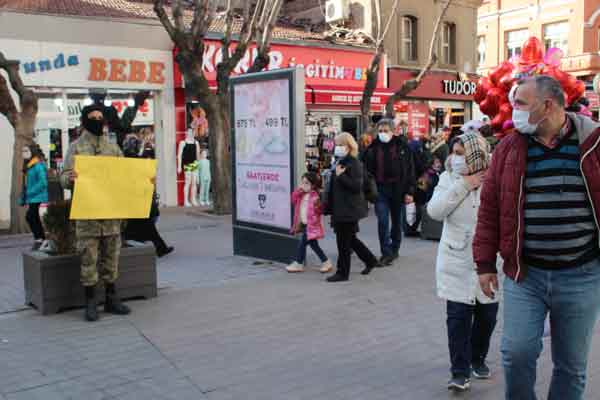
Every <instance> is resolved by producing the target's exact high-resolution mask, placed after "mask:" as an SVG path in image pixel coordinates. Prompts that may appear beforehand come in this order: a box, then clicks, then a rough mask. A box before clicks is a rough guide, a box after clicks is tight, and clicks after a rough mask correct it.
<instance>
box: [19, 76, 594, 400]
mask: <svg viewBox="0 0 600 400" xmlns="http://www.w3.org/2000/svg"><path fill="white" fill-rule="evenodd" d="M510 101H511V103H512V106H513V109H514V110H513V115H512V119H513V122H514V125H515V131H514V132H513V133H512V134H509V135H507V136H506V137H505V138H504V139H502V140H501V141H500V142H499V143H498V144H497V145H496V146H495V148H494V150H493V153H492V149H491V146H490V141H489V140H488V138H486V137H484V134H485V135H487V134H488V133H489V126H488V125H487V124H486V123H485V122H482V121H469V122H467V123H465V124H464V126H463V127H462V128H461V132H460V133H458V134H455V135H454V137H452V135H451V134H450V132H449V131H448V130H446V129H444V130H442V131H441V132H439V133H438V134H436V135H434V136H433V137H431V138H424V137H420V136H419V135H410V134H409V132H408V131H407V126H406V125H405V124H404V125H401V126H399V127H398V126H396V124H395V122H394V121H393V120H390V119H382V120H380V121H379V122H378V123H377V124H376V126H375V127H374V129H373V136H372V137H362V138H361V140H360V142H361V148H362V151H361V152H359V144H358V143H357V141H356V140H355V138H354V137H353V136H352V135H351V134H349V133H345V132H344V133H340V134H339V135H337V136H336V137H335V150H334V156H335V157H334V159H333V162H332V165H331V168H330V169H329V170H327V171H325V173H324V174H323V176H319V175H317V174H315V173H314V172H308V173H306V174H304V175H303V177H302V180H301V182H300V185H299V187H298V188H297V189H295V190H294V192H293V193H292V195H291V201H292V204H293V207H294V221H293V228H292V233H293V234H297V235H300V240H299V244H298V249H297V254H296V255H295V257H294V258H293V261H292V263H291V264H290V265H288V266H287V271H288V272H290V273H298V272H303V271H304V267H305V263H306V259H307V257H306V255H307V248H308V247H310V248H311V249H312V250H313V251H314V252H315V254H316V255H317V256H318V258H319V260H320V263H321V264H320V268H319V270H320V272H321V273H324V274H325V273H329V272H331V271H333V269H334V266H333V263H332V261H331V260H332V258H330V257H329V256H328V255H327V254H326V253H325V251H324V250H323V249H322V248H321V246H320V244H319V240H321V239H323V238H324V237H325V234H326V233H325V232H326V230H325V227H324V219H325V218H328V219H329V221H330V223H331V227H332V228H333V232H334V234H335V239H336V245H337V257H336V266H335V272H334V273H333V274H332V275H330V276H328V277H327V279H326V280H327V281H328V282H342V281H348V280H349V279H350V270H351V255H352V253H355V254H356V255H357V256H358V258H359V259H360V261H361V262H362V263H363V264H364V267H363V269H362V271H361V274H362V275H368V274H370V273H371V272H372V271H373V270H374V269H375V268H378V267H384V266H391V265H393V264H394V263H395V262H396V261H397V260H398V258H399V254H400V249H401V244H402V237H403V234H405V235H407V236H415V235H418V232H419V229H420V228H419V227H423V226H424V222H423V221H425V220H426V219H427V220H429V219H432V220H435V221H439V222H440V223H441V224H443V229H442V231H441V236H440V243H439V246H438V250H437V251H438V252H437V259H436V265H435V271H436V274H435V279H436V282H435V284H436V287H437V295H438V296H439V297H440V298H441V299H443V300H445V307H446V328H447V335H448V349H449V359H450V374H451V376H450V380H449V382H448V388H449V389H451V390H456V391H464V390H467V389H469V387H470V385H471V379H472V377H474V378H478V379H487V378H490V377H491V376H492V373H493V371H491V370H490V368H489V366H488V364H487V362H486V359H487V355H488V351H489V349H490V340H491V337H492V335H493V332H494V329H495V326H496V322H497V315H498V309H499V303H500V299H501V298H502V299H503V320H504V329H503V332H502V341H501V353H502V365H503V370H504V381H505V385H506V390H505V398H506V399H507V400H535V399H536V394H535V390H534V388H535V383H536V364H537V359H538V358H539V356H540V353H541V350H542V336H543V334H544V322H545V320H546V319H547V318H548V317H549V321H550V322H549V323H550V337H551V346H552V359H553V362H554V371H553V375H552V380H551V384H550V392H549V395H548V399H549V400H565V399H566V400H580V399H582V398H583V393H584V390H585V383H586V371H587V361H588V354H589V352H590V348H591V339H592V335H593V330H594V326H595V323H596V320H597V317H598V312H599V310H600V261H599V257H600V233H599V231H598V230H599V227H598V221H599V220H600V123H597V122H596V121H594V120H592V119H591V118H589V117H587V116H584V115H581V114H578V113H576V112H570V111H569V112H567V111H565V95H564V93H563V90H562V88H561V86H560V84H559V82H557V81H556V80H554V79H553V78H550V77H545V76H537V77H533V78H528V79H525V80H523V81H521V82H519V84H518V85H517V87H516V88H515V89H514V90H513V91H511V96H510ZM81 123H82V135H81V137H80V138H79V139H78V140H77V141H75V142H74V143H72V144H71V146H70V148H69V153H68V155H67V158H66V160H65V164H64V170H63V171H62V174H61V176H60V181H61V184H62V186H63V187H64V188H66V189H72V188H73V186H74V184H75V182H76V181H77V178H78V174H77V172H76V171H75V169H74V157H75V156H76V155H103V156H114V157H123V156H126V157H144V154H146V152H145V150H144V148H145V146H144V145H143V143H140V142H139V141H138V140H137V139H136V138H135V137H133V136H131V137H125V138H124V140H123V142H122V143H121V145H119V144H117V143H113V142H111V141H110V140H109V139H108V135H107V131H106V129H107V123H106V121H105V116H104V108H103V107H102V106H101V105H97V104H94V105H91V106H87V107H85V108H84V109H83V111H82V116H81ZM482 133H483V134H482ZM22 157H23V160H24V165H23V174H24V187H23V192H22V196H21V199H20V202H21V204H22V205H23V206H27V207H28V210H27V217H26V219H27V222H28V224H29V226H30V228H31V231H32V233H33V237H34V249H38V248H39V247H41V245H42V242H43V241H44V240H45V235H44V228H43V224H42V222H41V220H40V205H42V204H44V203H47V202H48V179H47V171H46V163H45V157H44V154H43V153H42V151H41V149H40V148H39V146H37V145H28V146H25V147H24V148H23V149H22ZM199 164H200V170H199V180H200V181H201V182H202V183H203V184H202V187H204V188H208V187H210V173H209V172H208V171H210V163H209V162H208V158H207V154H206V152H203V154H202V155H201V158H200V163H199ZM200 198H201V203H203V204H208V201H209V199H208V189H206V191H205V192H203V193H201V197H200ZM369 203H371V204H369ZM371 208H372V209H373V210H374V213H375V215H376V217H377V231H378V238H379V253H380V254H379V256H376V255H375V254H374V253H373V252H372V251H371V250H370V249H369V248H368V247H367V246H366V245H365V244H364V243H363V241H362V240H361V239H360V237H359V236H360V226H359V224H360V222H361V220H363V219H364V218H366V217H367V215H368V213H369V209H371ZM158 217H159V211H158V198H157V196H156V194H155V195H154V196H153V203H152V208H151V213H150V215H149V217H148V218H145V219H140V220H130V221H128V224H127V225H126V226H127V227H126V228H125V229H123V226H125V224H123V223H122V222H123V221H120V220H77V221H75V230H76V232H75V233H76V238H77V249H78V251H79V253H80V254H81V257H82V265H81V283H82V285H83V286H84V288H85V296H86V308H85V318H86V319H87V320H88V321H96V320H97V319H98V318H99V315H98V311H97V299H96V293H95V289H96V286H97V284H98V283H99V281H100V280H102V281H103V283H104V287H105V301H104V310H105V311H106V312H108V313H113V314H119V315H124V314H128V313H129V312H130V309H129V308H128V307H127V306H125V305H124V304H123V303H122V302H121V301H120V299H119V296H118V294H117V290H116V288H115V282H116V281H117V279H118V275H119V273H118V259H119V255H120V251H121V246H122V240H123V239H125V240H128V239H131V240H138V241H151V242H152V243H153V244H154V245H155V248H156V252H157V255H158V256H159V257H160V256H164V255H166V254H169V253H170V252H172V251H173V247H170V246H168V245H167V244H166V243H165V242H164V240H163V239H162V238H161V237H160V234H159V233H158V231H157V229H156V222H157V219H158ZM421 229H422V228H421ZM498 256H500V257H498ZM499 265H502V269H503V271H504V274H505V275H506V278H505V279H504V281H503V285H502V286H503V287H502V291H501V288H500V283H501V282H500V280H499V279H498V266H499ZM432 267H433V266H432ZM501 292H502V296H500V293H501Z"/></svg>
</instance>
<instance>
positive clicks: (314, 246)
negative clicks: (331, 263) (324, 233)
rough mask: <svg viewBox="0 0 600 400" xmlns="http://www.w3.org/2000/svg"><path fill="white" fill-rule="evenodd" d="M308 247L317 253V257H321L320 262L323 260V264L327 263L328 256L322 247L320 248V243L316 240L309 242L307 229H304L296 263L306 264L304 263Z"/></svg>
mask: <svg viewBox="0 0 600 400" xmlns="http://www.w3.org/2000/svg"><path fill="white" fill-rule="evenodd" d="M308 246H310V248H311V249H313V251H314V252H315V254H316V255H317V257H319V260H321V262H322V263H324V262H325V261H327V256H326V255H325V253H324V252H323V250H322V249H321V246H319V241H318V240H316V239H313V240H308V235H307V234H306V228H304V231H303V232H302V238H301V239H300V244H299V245H298V256H297V257H296V262H297V263H298V264H304V261H306V248H307V247H308Z"/></svg>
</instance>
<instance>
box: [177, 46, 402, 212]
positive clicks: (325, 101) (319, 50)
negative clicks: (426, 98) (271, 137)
mask: <svg viewBox="0 0 600 400" xmlns="http://www.w3.org/2000/svg"><path fill="white" fill-rule="evenodd" d="M205 46H206V47H205V57H204V60H203V61H204V66H203V68H204V71H205V73H206V75H207V77H208V79H209V81H210V85H211V87H212V88H213V89H214V88H216V66H217V65H218V63H219V62H220V60H221V59H222V55H221V43H220V42H218V41H207V42H206V44H205ZM255 55H256V49H255V47H253V46H250V48H249V49H248V51H247V53H246V54H245V56H244V58H243V59H242V60H241V61H240V63H239V64H238V66H237V68H236V70H235V71H234V72H235V73H238V74H241V73H244V72H246V71H247V70H248V68H249V64H251V63H250V60H251V59H253V58H254V57H255ZM372 56H373V55H372V52H371V51H368V50H363V49H355V48H349V47H345V48H340V47H327V46H326V45H323V46H316V45H314V44H312V45H291V44H273V45H272V46H271V52H270V57H271V60H270V65H269V69H270V70H273V69H279V68H289V67H302V68H303V69H304V76H305V82H306V87H305V101H306V110H307V112H306V121H305V126H306V159H307V164H308V165H307V168H309V169H317V170H318V169H320V168H321V167H323V166H324V165H329V160H330V155H331V153H332V152H333V147H334V145H333V138H334V136H335V134H337V133H340V132H342V131H347V132H350V133H352V134H353V135H354V136H356V137H357V138H358V137H359V136H360V134H361V133H362V132H361V124H360V100H361V98H362V90H363V87H364V85H365V80H366V70H367V67H368V66H369V63H370V61H371V58H372ZM385 71H386V65H385V61H384V63H383V65H382V67H381V69H380V74H379V79H378V81H377V89H376V90H375V93H374V95H373V98H372V111H373V112H374V113H381V112H382V111H383V109H384V107H385V103H386V101H387V99H388V98H389V96H390V94H391V93H390V91H389V90H388V89H385V87H386V86H387V85H386V73H385ZM174 82H175V88H176V89H175V103H176V118H177V138H176V140H177V142H179V141H182V140H184V139H185V132H186V130H187V129H188V128H192V129H193V130H194V135H195V136H196V138H197V140H198V141H199V142H200V143H201V146H203V147H205V146H207V145H208V138H207V136H208V135H209V134H210V132H209V128H208V127H207V126H205V124H203V121H204V118H203V117H204V115H205V113H204V110H202V108H201V107H199V106H198V105H197V104H189V103H187V104H186V101H185V96H184V94H183V79H182V76H181V73H180V72H179V71H178V68H177V65H176V64H175V79H174ZM265 95H267V94H265ZM183 186H184V178H183V176H182V175H180V176H179V178H178V193H179V195H178V199H179V204H180V205H182V204H183V203H184V201H183Z"/></svg>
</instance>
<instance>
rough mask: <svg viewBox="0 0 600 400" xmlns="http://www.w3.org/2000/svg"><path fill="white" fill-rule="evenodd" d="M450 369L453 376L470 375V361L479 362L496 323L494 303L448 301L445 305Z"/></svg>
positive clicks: (485, 353) (484, 353)
mask: <svg viewBox="0 0 600 400" xmlns="http://www.w3.org/2000/svg"><path fill="white" fill-rule="evenodd" d="M446 312H447V318H448V319H447V320H446V324H447V327H448V349H449V350H450V363H451V364H452V367H451V369H450V371H451V372H452V375H453V376H463V377H465V378H468V377H470V376H471V365H477V364H482V363H483V362H484V361H485V359H486V357H487V354H488V350H489V349H490V338H491V337H492V333H493V332H494V328H495V327H496V321H497V315H498V303H491V304H482V303H480V302H477V303H476V304H464V303H456V302H454V301H448V302H447V305H446Z"/></svg>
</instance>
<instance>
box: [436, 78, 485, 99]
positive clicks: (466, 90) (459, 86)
mask: <svg viewBox="0 0 600 400" xmlns="http://www.w3.org/2000/svg"><path fill="white" fill-rule="evenodd" d="M442 82H443V83H444V93H448V94H456V95H464V96H471V95H473V94H474V93H475V89H476V88H477V85H476V84H475V83H474V82H469V81H449V80H443V81H442Z"/></svg>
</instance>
